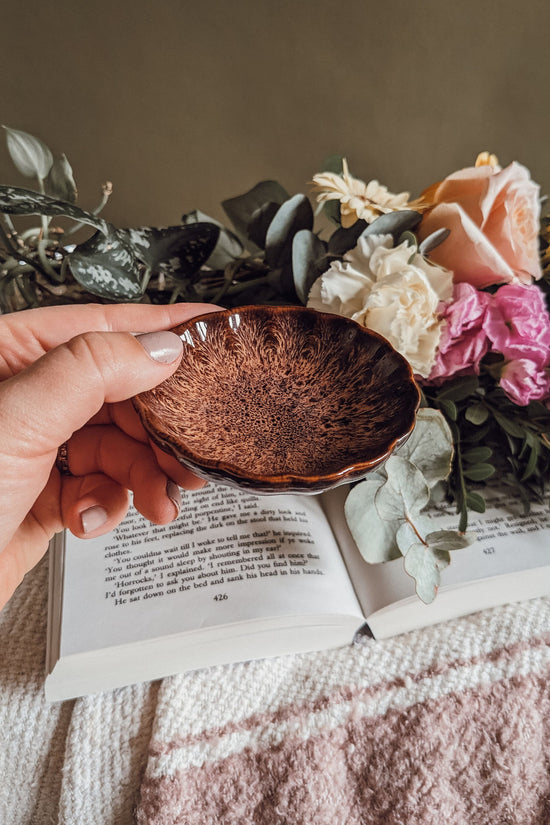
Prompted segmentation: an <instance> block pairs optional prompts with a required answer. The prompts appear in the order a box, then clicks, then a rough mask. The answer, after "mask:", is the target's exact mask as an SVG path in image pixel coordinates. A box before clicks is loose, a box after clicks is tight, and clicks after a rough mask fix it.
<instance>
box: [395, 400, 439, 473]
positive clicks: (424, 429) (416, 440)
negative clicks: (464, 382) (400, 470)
mask: <svg viewBox="0 0 550 825" xmlns="http://www.w3.org/2000/svg"><path fill="white" fill-rule="evenodd" d="M396 455H399V456H401V457H402V458H406V459H408V460H409V461H410V462H412V464H414V465H415V466H416V467H418V469H419V470H420V471H421V472H422V474H423V476H424V478H425V480H426V482H427V483H428V485H429V486H430V487H433V486H434V485H435V484H436V483H437V482H438V481H443V480H444V479H446V478H447V477H448V475H449V473H450V472H451V466H452V461H453V437H452V434H451V430H450V428H449V425H448V424H447V422H446V421H445V418H444V417H443V415H442V414H441V413H440V412H439V411H438V410H434V409H433V408H432V407H421V408H420V409H419V410H418V413H417V415H416V424H415V427H414V430H413V432H412V435H411V436H410V438H409V439H408V440H407V441H406V442H405V443H404V444H403V446H401V447H400V448H399V450H397V451H396Z"/></svg>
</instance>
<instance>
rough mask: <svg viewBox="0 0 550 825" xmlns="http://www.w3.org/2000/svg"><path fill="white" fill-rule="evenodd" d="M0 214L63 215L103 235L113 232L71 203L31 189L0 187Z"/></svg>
mask: <svg viewBox="0 0 550 825" xmlns="http://www.w3.org/2000/svg"><path fill="white" fill-rule="evenodd" d="M0 212H5V213H6V214H8V215H52V216H53V215H64V216H65V217H67V218H73V220H75V221H80V222H81V223H85V224H89V225H90V226H94V227H95V228H96V229H98V230H99V231H100V232H103V234H105V235H111V234H112V233H113V232H114V231H115V229H114V227H113V226H112V225H111V224H109V223H107V221H104V220H103V219H102V218H98V217H96V215H92V214H91V213H90V212H85V211H84V210H83V209H80V207H79V206H75V204H73V203H68V201H62V200H58V199H57V198H51V197H50V196H49V195H42V194H41V193H40V192H33V191H32V190H31V189H20V188H19V187H18V186H0Z"/></svg>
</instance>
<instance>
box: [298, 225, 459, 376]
mask: <svg viewBox="0 0 550 825" xmlns="http://www.w3.org/2000/svg"><path fill="white" fill-rule="evenodd" d="M451 295H452V273H450V272H449V271H447V270H446V269H442V268H441V267H439V266H434V265H433V264H430V263H428V262H427V261H426V260H425V259H424V258H423V256H422V255H420V254H419V253H412V255H411V247H410V246H409V245H408V244H407V243H402V244H400V245H399V246H397V247H392V239H391V236H387V235H384V236H380V235H378V236H376V235H371V236H366V237H361V238H359V242H358V244H357V246H356V247H355V249H352V250H351V251H350V252H348V253H347V254H346V255H345V256H344V260H343V261H334V262H333V263H332V264H331V266H330V269H329V270H328V271H327V272H325V273H324V274H323V275H321V277H320V278H318V279H317V280H316V281H315V283H314V284H313V286H312V288H311V292H310V294H309V300H308V306H310V307H313V308H314V309H318V310H321V311H323V312H334V313H336V314H339V315H345V316H346V317H348V318H352V319H353V320H354V321H357V322H358V323H360V324H362V325H363V326H365V327H368V328H369V329H372V330H374V331H375V332H378V333H380V335H383V336H384V337H385V338H387V340H388V341H389V342H390V343H391V344H392V345H393V346H394V347H395V349H396V350H397V351H398V352H400V353H401V354H402V355H403V356H404V357H405V358H406V359H407V360H408V361H409V363H410V364H411V366H412V368H413V370H414V372H415V373H416V374H417V375H420V376H422V377H424V378H425V377H427V376H428V375H429V373H430V371H431V369H432V367H433V365H434V362H435V355H436V351H437V346H438V344H439V339H440V335H441V320H440V318H439V315H438V307H439V305H440V302H441V301H445V302H446V301H449V300H450V299H451Z"/></svg>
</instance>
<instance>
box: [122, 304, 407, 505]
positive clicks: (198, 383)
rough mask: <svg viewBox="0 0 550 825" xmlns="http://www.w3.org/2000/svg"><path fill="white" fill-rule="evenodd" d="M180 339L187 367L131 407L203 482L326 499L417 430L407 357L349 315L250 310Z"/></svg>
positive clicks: (221, 316)
mask: <svg viewBox="0 0 550 825" xmlns="http://www.w3.org/2000/svg"><path fill="white" fill-rule="evenodd" d="M173 331H174V332H176V333H177V334H178V335H180V337H181V339H182V341H183V344H184V353H183V358H182V361H181V364H180V366H179V367H178V369H177V371H176V372H175V374H174V375H173V376H172V377H171V378H169V379H168V380H167V381H165V382H163V383H162V384H160V385H159V386H158V387H155V388H154V389H153V390H150V391H149V392H145V393H142V394H141V395H138V396H136V398H135V399H134V405H135V407H136V409H137V411H138V413H139V415H140V417H141V419H142V421H143V424H144V426H145V428H146V429H147V431H148V432H149V434H150V436H151V438H152V439H153V440H154V441H155V442H156V443H157V444H158V445H159V446H160V447H162V448H163V449H164V450H166V451H167V452H169V453H171V454H172V455H174V456H176V458H178V459H179V461H181V463H182V464H184V465H185V466H186V467H188V468H190V469H191V470H193V472H195V473H196V474H197V475H199V476H201V477H202V478H206V479H213V480H216V481H220V482H222V483H225V484H231V485H234V486H238V487H243V488H247V489H250V490H251V491H254V492H257V493H285V492H309V493H315V492H320V491H322V490H327V489H329V488H330V487H333V486H335V485H337V484H341V483H343V482H346V481H352V480H354V479H358V478H361V477H363V476H364V475H366V474H367V473H368V472H369V470H372V469H373V468H375V467H377V466H379V465H380V464H381V463H382V462H383V461H384V460H385V459H386V458H387V457H388V455H389V454H390V453H391V452H392V450H393V449H394V448H395V447H396V446H398V445H399V444H401V443H403V441H404V440H405V439H406V438H407V437H408V436H409V435H410V433H411V431H412V429H413V427H414V421H415V413H416V410H417V407H418V402H419V393H418V389H417V387H416V385H415V383H414V380H413V377H412V372H411V369H410V367H409V365H408V363H407V361H406V360H405V359H404V358H403V357H402V356H400V355H399V354H398V353H397V352H395V350H394V349H393V348H392V347H391V346H390V344H389V343H388V342H387V341H386V340H385V339H384V338H382V337H380V336H379V335H377V334H376V333H373V332H370V331H368V330H366V329H364V328H363V327H361V326H359V325H358V324H356V323H355V322H354V321H350V320H348V319H347V318H343V317H340V316H337V315H329V314H326V313H320V312H316V311H315V310H311V309H306V308H302V307H261V306H250V307H240V308H238V309H232V310H226V311H222V312H215V313H211V314H209V315H203V316H200V317H197V318H193V319H192V320H190V321H188V322H186V323H185V324H182V325H181V326H179V327H176V328H175V329H174V330H173Z"/></svg>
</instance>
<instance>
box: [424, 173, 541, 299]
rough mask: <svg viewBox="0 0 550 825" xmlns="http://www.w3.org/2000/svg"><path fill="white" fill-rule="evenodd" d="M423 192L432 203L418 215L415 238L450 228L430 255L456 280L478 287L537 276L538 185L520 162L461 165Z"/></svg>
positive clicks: (520, 280) (517, 281)
mask: <svg viewBox="0 0 550 825" xmlns="http://www.w3.org/2000/svg"><path fill="white" fill-rule="evenodd" d="M424 196H425V197H426V199H427V200H429V201H431V202H433V203H435V206H434V207H433V208H432V209H431V210H430V211H428V212H426V214H425V216H424V218H423V219H422V222H421V224H420V229H419V233H418V234H419V237H420V239H421V240H423V239H424V238H426V237H427V236H428V235H431V233H432V232H435V231H436V230H437V229H441V228H443V227H445V228H447V229H450V230H451V234H450V235H449V237H448V238H447V239H446V240H445V241H443V243H441V244H440V245H439V246H438V247H436V248H435V249H434V250H432V252H431V253H430V258H431V260H433V261H435V262H436V263H438V264H439V265H440V266H444V267H446V268H447V269H451V270H452V271H453V273H454V279H455V281H465V282H467V283H469V284H472V285H473V286H475V287H477V288H478V289H482V288H483V287H486V286H490V285H491V284H500V283H524V284H528V283H531V281H532V279H533V278H535V279H538V278H540V277H541V275H542V271H541V267H540V263H539V254H538V232H539V218H540V204H539V187H538V186H537V184H535V183H534V182H533V181H532V180H531V178H530V176H529V171H528V170H527V169H526V168H525V167H524V166H522V165H521V164H519V163H511V164H510V165H509V166H507V167H506V168H505V169H500V168H499V167H496V168H493V167H491V166H478V167H472V168H468V169H461V170H460V171H458V172H455V173H454V174H453V175H449V177H448V178H446V179H445V180H444V181H442V182H441V183H439V184H435V185H434V186H432V187H430V189H429V190H426V193H424Z"/></svg>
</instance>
